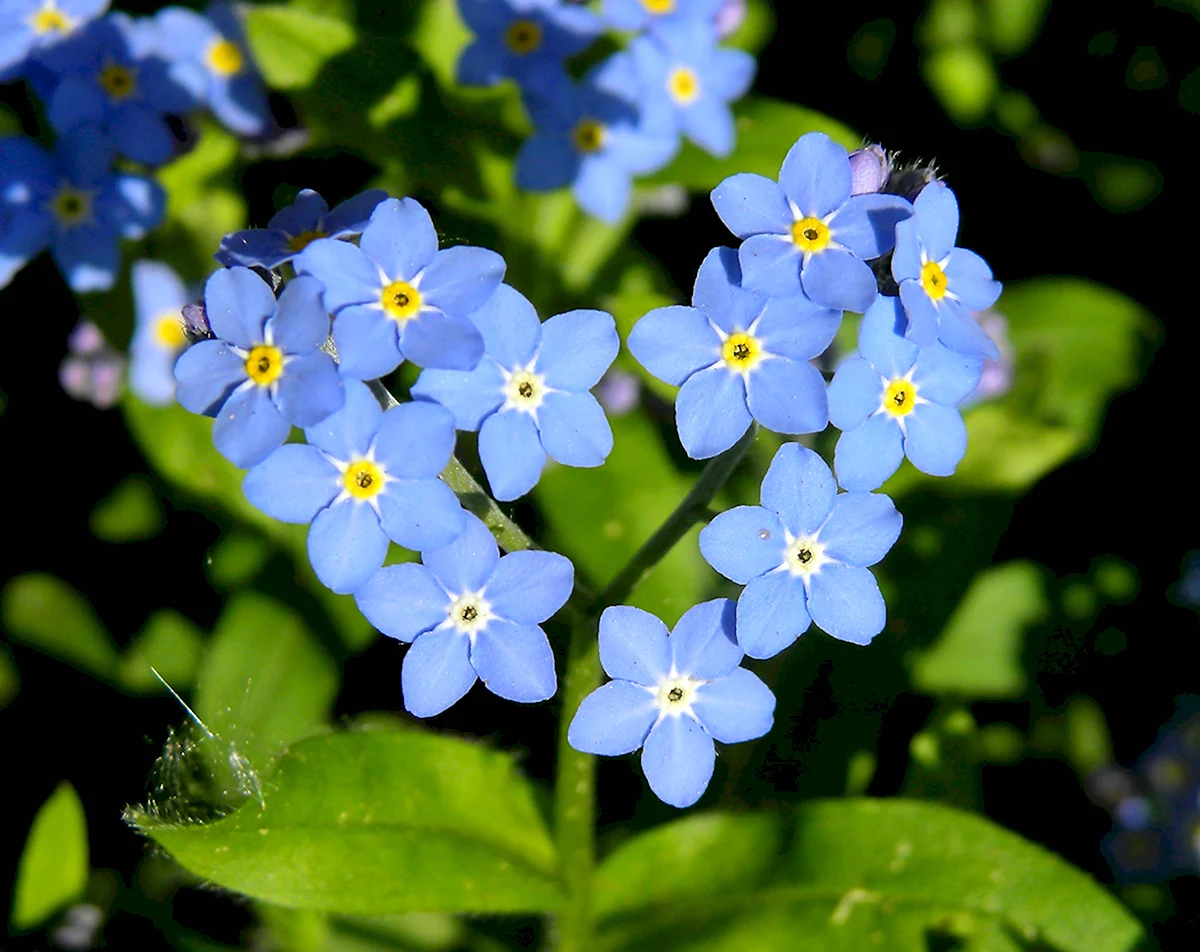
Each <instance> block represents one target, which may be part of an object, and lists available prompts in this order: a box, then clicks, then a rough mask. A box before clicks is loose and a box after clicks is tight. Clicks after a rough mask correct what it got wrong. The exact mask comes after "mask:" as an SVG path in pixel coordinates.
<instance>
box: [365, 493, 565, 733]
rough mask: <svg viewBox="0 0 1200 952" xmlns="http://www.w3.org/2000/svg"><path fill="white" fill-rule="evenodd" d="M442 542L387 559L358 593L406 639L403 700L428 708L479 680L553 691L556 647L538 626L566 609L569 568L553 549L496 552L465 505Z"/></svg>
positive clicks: (518, 689)
mask: <svg viewBox="0 0 1200 952" xmlns="http://www.w3.org/2000/svg"><path fill="white" fill-rule="evenodd" d="M466 522H467V524H466V528H465V529H463V531H462V533H461V534H460V535H459V536H458V538H457V539H455V540H454V541H453V542H451V543H450V544H449V545H447V546H443V547H441V548H437V549H432V550H428V551H424V552H422V553H421V561H422V562H423V563H424V564H423V565H417V564H415V563H412V562H409V563H405V564H402V565H389V566H387V567H386V568H383V569H380V570H379V571H378V572H377V573H376V574H375V576H374V577H373V578H372V579H371V580H370V581H369V582H367V584H366V585H364V586H363V587H362V588H360V589H359V590H358V591H357V592H355V594H354V600H355V601H356V602H357V603H358V607H359V610H360V611H361V612H362V613H363V614H364V615H366V616H367V619H368V620H369V621H370V622H371V624H373V625H374V626H375V627H376V628H378V629H379V630H380V631H382V632H383V633H384V634H385V635H389V636H390V637H392V638H398V639H399V640H400V641H411V642H412V647H411V648H410V649H409V650H408V654H406V655H405V656H404V668H403V671H402V674H401V686H402V688H403V690H404V707H405V709H406V710H408V711H409V713H411V714H415V715H416V716H417V717H433V715H435V714H440V713H441V712H442V711H444V710H446V708H448V707H450V706H451V705H452V704H454V703H455V702H457V701H458V700H459V698H461V697H462V696H463V695H464V694H466V693H467V691H469V690H470V689H471V686H472V685H473V684H474V683H475V681H476V679H480V680H482V681H483V683H484V686H485V687H486V688H487V689H488V690H489V691H491V692H492V693H493V694H497V695H499V696H500V697H502V698H505V699H507V700H509V701H520V702H523V703H526V704H528V703H532V702H534V701H544V700H546V699H548V698H550V697H553V696H554V691H555V687H556V679H555V675H554V653H553V652H552V651H551V650H550V642H549V641H548V640H547V638H546V633H545V632H544V631H542V629H541V628H540V627H539V625H540V624H541V623H542V622H544V621H546V619H548V618H549V617H550V616H551V615H553V614H554V613H555V612H556V611H558V610H559V609H560V608H562V606H563V604H564V603H565V602H566V600H567V598H568V596H570V594H571V586H572V585H573V584H574V579H575V570H574V567H573V566H572V565H571V562H570V560H569V559H567V558H565V557H563V556H561V555H557V554H555V553H553V552H535V551H531V550H525V551H523V552H512V553H510V554H509V555H506V556H504V557H503V558H501V557H500V552H499V549H498V548H497V547H496V540H495V539H494V538H493V537H492V534H491V532H489V531H488V528H487V526H485V525H484V524H483V523H482V522H480V521H479V520H478V519H477V518H476V517H475V516H473V515H470V514H468V515H467V517H466Z"/></svg>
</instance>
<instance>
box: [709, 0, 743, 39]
mask: <svg viewBox="0 0 1200 952" xmlns="http://www.w3.org/2000/svg"><path fill="white" fill-rule="evenodd" d="M745 19H746V0H725V2H724V3H722V4H721V8H720V9H719V10H717V15H716V17H715V18H714V20H713V25H714V26H715V27H716V28H717V39H720V40H723V39H725V38H726V37H727V36H732V35H733V34H734V33H736V32H737V31H738V28H739V27H740V26H741V25H742V22H743V21H744V20H745Z"/></svg>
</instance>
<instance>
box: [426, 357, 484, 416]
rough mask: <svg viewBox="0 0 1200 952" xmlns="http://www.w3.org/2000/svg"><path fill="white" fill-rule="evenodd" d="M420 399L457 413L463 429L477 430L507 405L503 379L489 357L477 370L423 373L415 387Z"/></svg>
mask: <svg viewBox="0 0 1200 952" xmlns="http://www.w3.org/2000/svg"><path fill="white" fill-rule="evenodd" d="M411 392H412V395H413V397H414V398H415V399H418V400H432V401H435V402H437V403H440V404H441V405H442V406H444V407H445V408H446V409H447V410H449V411H450V412H451V413H452V414H454V425H455V426H456V427H457V428H458V429H460V430H478V429H479V427H480V425H481V424H482V423H483V421H484V418H485V417H487V415H488V414H489V413H493V412H495V410H496V409H497V408H498V407H499V406H500V405H501V404H502V403H504V377H503V376H502V375H501V373H500V371H499V369H498V368H497V367H496V364H495V363H494V362H493V361H491V360H490V359H488V358H486V357H485V358H484V359H483V360H481V361H480V362H479V366H478V367H476V368H475V369H474V370H423V371H421V376H420V377H418V378H417V382H416V383H415V384H413V386H412V390H411Z"/></svg>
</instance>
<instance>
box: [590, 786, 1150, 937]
mask: <svg viewBox="0 0 1200 952" xmlns="http://www.w3.org/2000/svg"><path fill="white" fill-rule="evenodd" d="M595 910H596V913H597V915H598V917H599V918H600V921H601V942H600V943H598V944H599V947H600V948H603V949H612V950H616V949H620V950H641V949H645V950H655V952H671V950H676V949H679V950H683V949H687V950H689V952H701V950H703V952H718V950H720V952H724V950H730V952H734V950H737V952H741V950H744V949H755V950H756V952H771V950H776V949H778V950H780V952H807V950H813V952H834V950H842V949H845V950H847V952H850V950H853V952H862V950H863V949H871V948H885V949H889V950H895V952H926V950H927V949H928V948H929V945H927V937H928V935H930V934H940V935H949V936H954V937H957V938H959V939H960V940H962V941H963V942H964V943H965V948H967V949H973V950H980V952H982V950H985V949H992V950H998V949H1014V950H1015V949H1019V948H1020V947H1021V946H1022V944H1023V943H1024V942H1026V941H1028V942H1041V943H1043V944H1046V945H1049V946H1051V947H1053V948H1054V949H1056V950H1059V952H1126V950H1128V949H1131V948H1132V947H1133V945H1134V944H1135V943H1136V942H1137V941H1138V939H1139V937H1140V935H1141V932H1142V930H1141V926H1140V925H1139V923H1138V921H1137V920H1136V919H1135V918H1134V917H1133V916H1132V915H1131V914H1130V913H1128V912H1127V911H1126V910H1125V909H1124V908H1123V907H1122V906H1121V905H1120V904H1119V903H1118V902H1117V901H1116V900H1115V899H1114V898H1113V897H1112V896H1111V895H1110V894H1109V893H1108V891H1107V890H1105V889H1104V888H1103V887H1101V886H1099V885H1098V884H1097V883H1095V882H1094V881H1092V880H1091V879H1090V878H1089V877H1088V876H1087V875H1086V874H1085V873H1083V872H1081V871H1080V870H1078V869H1075V868H1074V867H1072V866H1070V865H1069V864H1067V863H1066V862H1064V861H1063V860H1062V859H1060V858H1059V857H1057V856H1055V855H1054V854H1052V853H1049V852H1047V851H1046V850H1044V849H1043V848H1041V847H1040V846H1037V845H1036V844H1033V843H1030V842H1028V841H1026V840H1023V839H1022V838H1021V837H1019V836H1017V835H1015V834H1013V833H1010V832H1008V831H1007V830H1005V829H1003V828H1001V827H998V826H996V825H994V824H992V823H990V822H988V821H987V820H984V819H981V818H980V817H977V816H974V815H972V814H969V813H964V812H961V811H958V810H952V809H949V808H946V807H941V806H936V805H933V804H928V803H920V802H917V801H905V800H826V801H822V800H818V801H813V802H810V803H806V804H803V805H801V806H800V807H799V808H798V809H797V810H796V812H795V814H794V816H791V817H788V818H786V820H785V818H783V817H776V816H766V815H742V816H730V815H721V814H701V815H698V816H692V817H688V818H686V819H683V820H679V821H677V822H675V823H671V824H668V825H666V826H662V827H658V828H657V829H654V830H651V831H650V832H649V833H644V834H642V835H641V836H638V837H636V838H635V839H633V840H631V841H629V842H628V843H626V844H624V845H623V846H621V847H619V848H618V849H617V850H616V851H614V852H613V853H612V855H610V856H609V857H608V858H607V859H606V860H605V861H604V862H603V863H602V864H601V866H600V868H599V870H598V871H597V874H596V895H595ZM1017 940H1021V941H1017Z"/></svg>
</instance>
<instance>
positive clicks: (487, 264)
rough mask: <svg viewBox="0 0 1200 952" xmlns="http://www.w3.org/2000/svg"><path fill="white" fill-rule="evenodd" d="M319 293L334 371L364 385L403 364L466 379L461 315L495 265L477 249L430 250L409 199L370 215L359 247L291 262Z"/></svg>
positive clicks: (425, 221) (330, 243)
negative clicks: (328, 316)
mask: <svg viewBox="0 0 1200 952" xmlns="http://www.w3.org/2000/svg"><path fill="white" fill-rule="evenodd" d="M292 266H293V267H294V268H295V269H296V271H297V272H298V273H300V274H311V275H313V276H314V277H316V278H318V279H319V280H320V281H321V283H322V284H323V285H324V286H325V306H326V307H327V308H329V310H330V311H331V312H332V313H333V314H334V321H333V339H334V341H335V342H336V343H337V349H338V360H339V361H340V363H341V371H342V373H343V374H344V375H345V376H347V377H355V378H358V379H360V380H370V379H373V378H375V377H382V376H383V375H384V374H388V373H391V372H392V371H393V370H395V369H396V367H398V366H399V365H400V362H401V361H402V360H406V359H407V360H411V361H412V362H413V363H415V364H419V365H420V366H422V367H445V368H450V369H452V370H470V369H471V368H472V367H474V366H475V365H476V364H477V363H479V358H480V357H481V356H483V338H482V337H481V336H480V335H479V331H478V330H477V329H476V327H475V325H474V324H473V323H471V321H470V319H469V317H468V315H470V314H472V313H473V312H474V311H475V310H477V309H478V308H479V307H480V306H481V305H482V304H483V303H484V302H485V301H487V299H488V298H489V297H491V296H492V292H494V291H495V290H496V288H497V287H498V286H499V284H500V282H501V281H502V280H503V279H504V259H503V258H501V257H500V256H499V255H498V254H496V252H494V251H488V250H487V249H485V248H471V247H467V246H463V245H460V246H458V247H454V248H445V249H443V250H441V251H438V237H437V232H436V231H434V228H433V222H432V221H431V220H430V218H429V213H428V212H427V211H425V209H424V208H422V207H421V205H419V204H418V203H417V202H415V201H413V200H412V199H411V198H406V199H403V200H402V201H397V200H396V199H394V198H389V199H388V200H387V201H383V202H380V203H379V204H378V205H377V206H375V211H374V212H372V213H371V220H370V222H369V223H368V225H367V227H366V228H365V229H364V230H363V233H362V239H361V240H360V241H359V244H358V246H357V247H356V246H354V245H352V244H350V243H349V242H346V241H337V240H335V239H333V238H320V239H318V240H316V241H314V242H313V243H312V244H310V245H309V246H308V247H307V248H305V249H304V251H302V252H301V253H300V254H299V255H297V256H296V258H295V259H294V261H293V263H292Z"/></svg>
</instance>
